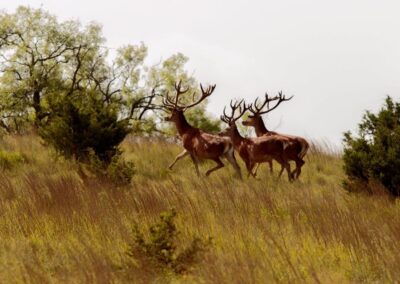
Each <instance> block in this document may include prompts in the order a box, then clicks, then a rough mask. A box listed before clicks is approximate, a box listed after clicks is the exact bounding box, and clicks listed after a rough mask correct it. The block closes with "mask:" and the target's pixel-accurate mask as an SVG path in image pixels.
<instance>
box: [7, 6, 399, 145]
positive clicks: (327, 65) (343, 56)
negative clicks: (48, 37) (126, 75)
mask: <svg viewBox="0 0 400 284" xmlns="http://www.w3.org/2000/svg"><path fill="white" fill-rule="evenodd" d="M19 5H29V6H31V7H34V8H38V7H40V6H42V7H43V8H44V9H46V10H49V11H50V12H51V13H52V14H55V15H57V16H58V17H59V18H60V20H66V19H80V20H81V21H82V22H83V23H87V22H89V21H96V22H99V23H101V24H102V25H103V32H104V35H105V37H106V38H107V45H108V46H109V47H119V46H121V45H124V44H129V43H133V44H137V43H139V42H141V41H143V42H144V43H145V44H146V45H147V46H148V47H149V59H150V62H154V63H155V62H157V61H159V59H160V58H167V57H168V56H169V55H171V54H172V53H176V52H182V53H184V54H185V55H186V56H188V57H189V58H190V61H189V64H188V70H190V71H194V74H195V76H196V78H197V79H198V80H199V81H200V82H205V83H207V82H208V83H216V84H217V89H216V91H215V93H214V94H213V96H212V97H211V99H210V104H209V107H208V109H209V111H210V112H212V113H214V114H215V115H218V116H219V115H220V114H221V112H222V109H223V107H224V105H225V104H228V103H229V100H230V99H231V98H240V97H243V98H246V99H247V100H248V101H252V100H253V99H254V98H256V97H257V96H263V95H264V93H265V91H268V93H269V94H270V95H275V94H276V93H277V92H278V91H279V90H283V91H284V93H285V94H287V95H295V97H294V98H293V100H292V101H291V102H288V103H283V104H282V105H281V106H280V107H279V108H278V109H276V110H275V111H274V112H273V113H272V114H270V115H269V116H268V117H267V120H266V122H267V125H268V126H269V127H270V128H271V129H274V128H275V127H277V126H278V128H277V129H276V130H278V131H280V132H283V133H291V134H297V135H304V136H306V137H309V138H315V139H327V140H329V141H330V142H332V143H334V144H336V145H340V143H341V138H342V133H343V132H344V131H346V130H348V129H355V127H356V125H357V123H358V122H359V121H360V118H361V116H362V113H363V112H364V110H366V109H369V110H374V111H375V110H377V109H379V107H380V106H381V105H382V103H383V100H384V97H385V96H386V95H387V94H390V95H391V96H393V97H394V98H395V99H396V100H399V99H400V16H399V12H400V1H398V0H396V1H387V0H381V1H377V0H373V1H372V0H336V1H328V0H302V1H295V0H292V1H288V0H280V1H271V0H268V1H267V0H264V1H261V0H260V1H255V0H253V1H250V0H248V1H244V0H202V1H195V0H169V1H167V0H147V1H144V0H142V1H137V0H130V1H128V0H125V1H124V0H113V1H94V0H80V1H77V0H68V1H60V0H57V1H56V0H38V1H36V0H29V1H28V0H25V1H23V0H2V1H1V4H0V8H1V9H5V10H6V11H8V12H13V11H14V9H15V8H16V7H17V6H19Z"/></svg>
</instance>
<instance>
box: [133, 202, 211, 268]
mask: <svg viewBox="0 0 400 284" xmlns="http://www.w3.org/2000/svg"><path fill="white" fill-rule="evenodd" d="M175 217H176V211H175V210H170V211H169V212H164V213H162V214H161V215H160V220H159V222H157V223H156V224H154V225H153V226H151V227H150V230H149V234H150V236H149V239H148V240H145V238H144V235H143V233H142V232H141V231H140V230H139V228H138V226H137V225H136V226H135V227H134V242H133V244H132V245H131V248H130V250H129V251H128V255H129V256H130V257H132V258H134V259H135V260H136V261H139V262H141V263H140V265H142V266H147V265H149V264H150V265H151V266H152V267H153V268H154V269H157V270H162V271H164V272H167V273H168V272H173V273H176V274H185V273H188V272H190V270H191V269H192V268H193V266H194V265H195V264H196V263H197V262H199V261H200V260H201V255H202V254H204V253H205V252H206V251H207V250H208V249H209V246H210V245H211V239H208V240H205V241H204V240H201V239H199V238H194V239H193V240H192V241H191V244H190V245H189V246H188V247H186V248H184V249H180V250H179V249H178V244H177V240H176V238H177V236H178V234H179V232H178V231H177V229H176V226H175V224H174V219H175Z"/></svg>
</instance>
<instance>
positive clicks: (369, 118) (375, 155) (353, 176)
mask: <svg viewBox="0 0 400 284" xmlns="http://www.w3.org/2000/svg"><path fill="white" fill-rule="evenodd" d="M358 132H359V135H358V137H353V136H352V135H351V133H350V132H347V133H345V136H344V143H345V149H344V156H343V160H344V170H345V172H346V174H347V176H348V178H349V181H348V182H347V188H348V189H350V190H353V189H355V188H357V190H360V183H361V184H362V186H361V188H364V189H365V190H367V191H370V192H372V191H374V189H373V188H371V184H375V183H377V182H378V183H380V184H382V185H383V186H384V187H385V188H386V189H387V190H388V191H389V192H390V193H391V194H392V195H395V196H399V195H400V171H399V169H400V103H397V102H393V100H392V98H390V97H387V98H386V101H385V105H384V106H383V108H382V109H381V110H380V111H379V113H378V114H373V113H371V112H367V113H366V114H365V115H364V117H363V119H362V121H361V123H360V124H359V130H358ZM356 185H358V186H356Z"/></svg>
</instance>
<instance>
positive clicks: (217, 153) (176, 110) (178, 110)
mask: <svg viewBox="0 0 400 284" xmlns="http://www.w3.org/2000/svg"><path fill="white" fill-rule="evenodd" d="M200 89H201V92H202V95H201V97H200V98H199V99H198V100H197V101H195V102H193V103H192V104H189V105H182V104H181V103H180V102H179V98H180V97H181V96H182V95H183V94H185V93H187V92H188V91H189V88H186V89H183V88H182V82H181V81H180V82H179V83H175V92H176V95H175V97H174V98H171V97H170V96H169V94H168V93H167V94H166V95H165V97H164V99H163V105H164V107H165V108H166V109H167V110H168V111H169V112H170V113H171V116H170V117H168V118H166V121H170V122H174V123H175V126H176V128H177V130H178V133H179V135H180V137H181V138H182V142H183V147H184V148H185V150H186V151H183V152H182V153H180V154H179V155H178V156H177V157H176V158H175V161H174V162H173V163H172V164H171V165H170V168H172V166H173V165H174V164H175V163H176V162H177V161H178V160H179V159H181V158H183V157H184V156H186V155H187V154H189V155H190V157H191V158H192V161H193V163H194V165H195V168H196V173H197V174H198V175H200V172H199V168H198V163H199V161H200V160H203V159H209V160H213V161H215V162H216V163H217V165H216V166H215V167H213V168H211V169H210V170H208V171H207V172H206V176H208V175H210V174H211V173H212V172H213V171H216V170H218V169H220V168H222V167H224V164H223V163H222V161H221V157H225V158H226V159H227V160H228V161H229V163H230V164H231V165H232V166H233V168H234V169H235V171H236V173H237V175H238V176H239V177H240V178H241V177H242V176H241V172H240V167H239V165H238V163H237V161H236V158H235V154H234V147H233V144H232V142H231V140H230V138H229V137H223V136H219V135H217V134H210V133H206V132H204V131H202V130H200V129H198V128H195V127H193V126H191V125H190V124H189V123H188V121H187V120H186V118H185V115H184V112H185V111H186V110H188V109H190V108H192V107H194V106H196V105H198V104H199V103H201V102H202V101H203V100H205V99H206V98H207V97H209V96H210V95H211V94H212V93H213V92H214V90H215V85H213V86H209V87H207V88H206V89H204V88H203V86H202V85H201V84H200ZM194 94H195V93H194ZM194 94H193V97H194Z"/></svg>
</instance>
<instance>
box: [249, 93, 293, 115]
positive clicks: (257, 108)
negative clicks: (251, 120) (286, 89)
mask: <svg viewBox="0 0 400 284" xmlns="http://www.w3.org/2000/svg"><path fill="white" fill-rule="evenodd" d="M292 98H293V96H291V97H290V98H286V96H285V95H283V94H282V91H280V92H279V93H278V95H277V96H275V97H272V98H271V97H269V95H268V93H265V99H264V102H263V103H262V104H261V106H258V98H257V99H256V100H255V101H254V105H253V104H251V105H250V106H249V107H248V109H249V110H250V112H252V113H253V114H254V115H262V114H266V113H268V112H271V111H273V110H274V109H276V108H277V107H278V106H279V105H280V104H281V103H282V102H286V101H289V100H291V99H292ZM276 100H277V101H278V102H277V103H276V104H275V105H274V106H273V107H272V108H270V107H269V104H270V102H272V101H276ZM265 106H267V109H266V110H264V111H262V110H263V108H264V107H265Z"/></svg>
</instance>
